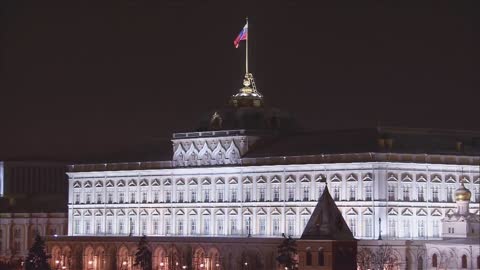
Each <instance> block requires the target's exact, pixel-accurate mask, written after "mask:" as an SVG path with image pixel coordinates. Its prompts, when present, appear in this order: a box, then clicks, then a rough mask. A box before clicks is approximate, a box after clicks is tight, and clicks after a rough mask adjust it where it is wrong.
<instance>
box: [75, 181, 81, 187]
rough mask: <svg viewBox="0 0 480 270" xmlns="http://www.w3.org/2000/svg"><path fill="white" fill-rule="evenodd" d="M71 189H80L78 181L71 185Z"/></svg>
mask: <svg viewBox="0 0 480 270" xmlns="http://www.w3.org/2000/svg"><path fill="white" fill-rule="evenodd" d="M73 187H74V188H80V187H82V185H81V184H80V182H79V181H75V182H74V183H73Z"/></svg>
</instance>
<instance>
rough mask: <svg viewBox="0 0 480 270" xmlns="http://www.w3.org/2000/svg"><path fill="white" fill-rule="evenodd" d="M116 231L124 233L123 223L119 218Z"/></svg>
mask: <svg viewBox="0 0 480 270" xmlns="http://www.w3.org/2000/svg"><path fill="white" fill-rule="evenodd" d="M118 233H119V234H124V233H125V225H124V224H123V220H120V222H118Z"/></svg>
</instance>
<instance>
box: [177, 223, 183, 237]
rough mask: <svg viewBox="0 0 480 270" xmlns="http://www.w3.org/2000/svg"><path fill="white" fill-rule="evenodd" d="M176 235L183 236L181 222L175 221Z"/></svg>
mask: <svg viewBox="0 0 480 270" xmlns="http://www.w3.org/2000/svg"><path fill="white" fill-rule="evenodd" d="M177 234H179V235H183V220H178V221H177Z"/></svg>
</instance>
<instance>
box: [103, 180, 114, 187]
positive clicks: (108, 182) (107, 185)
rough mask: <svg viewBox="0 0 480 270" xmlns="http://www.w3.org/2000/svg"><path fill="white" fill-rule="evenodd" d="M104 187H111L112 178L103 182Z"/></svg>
mask: <svg viewBox="0 0 480 270" xmlns="http://www.w3.org/2000/svg"><path fill="white" fill-rule="evenodd" d="M105 186H106V187H113V186H114V184H113V181H112V180H108V181H107V183H106V184H105Z"/></svg>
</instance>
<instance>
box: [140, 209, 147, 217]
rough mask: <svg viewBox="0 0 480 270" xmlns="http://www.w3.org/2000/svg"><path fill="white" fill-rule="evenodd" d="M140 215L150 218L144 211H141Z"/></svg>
mask: <svg viewBox="0 0 480 270" xmlns="http://www.w3.org/2000/svg"><path fill="white" fill-rule="evenodd" d="M140 215H141V216H148V212H147V210H145V209H142V211H140Z"/></svg>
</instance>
